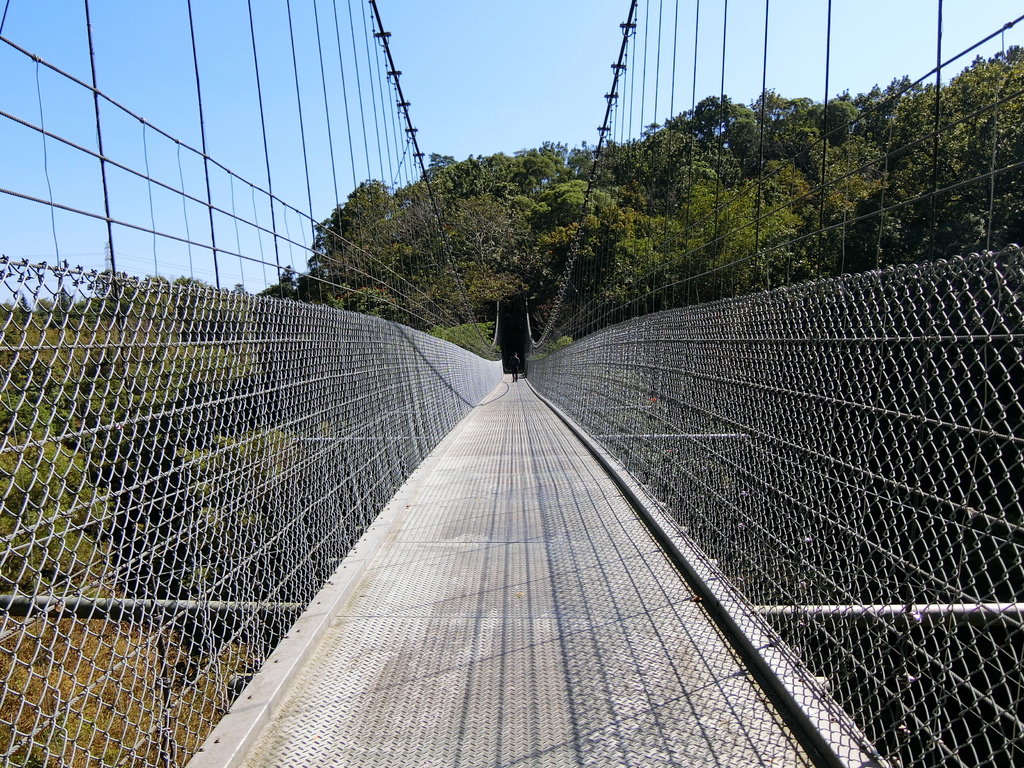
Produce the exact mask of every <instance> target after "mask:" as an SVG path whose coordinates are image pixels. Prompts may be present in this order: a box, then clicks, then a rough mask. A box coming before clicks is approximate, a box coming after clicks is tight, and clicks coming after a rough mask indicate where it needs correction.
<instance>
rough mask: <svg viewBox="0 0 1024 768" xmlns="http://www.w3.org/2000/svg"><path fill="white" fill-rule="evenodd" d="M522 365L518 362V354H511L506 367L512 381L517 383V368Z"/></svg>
mask: <svg viewBox="0 0 1024 768" xmlns="http://www.w3.org/2000/svg"><path fill="white" fill-rule="evenodd" d="M521 365H522V363H521V362H520V360H519V353H518V352H513V353H512V357H511V358H509V361H508V367H509V369H510V370H511V371H512V381H519V367H520V366H521Z"/></svg>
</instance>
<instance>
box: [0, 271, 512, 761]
mask: <svg viewBox="0 0 1024 768" xmlns="http://www.w3.org/2000/svg"><path fill="white" fill-rule="evenodd" d="M0 290H2V291H3V294H4V295H3V297H2V308H0V319H2V327H3V346H2V348H0V360H2V366H0V370H2V375H3V391H2V397H3V406H4V409H3V422H2V427H3V437H2V444H0V501H2V503H3V516H2V518H0V541H2V548H0V644H2V648H3V654H0V682H2V692H0V763H2V764H3V765H14V766H85V765H110V766H115V765H116V766H174V765H183V764H184V762H185V761H186V760H187V759H188V757H189V756H190V755H191V754H192V753H193V752H194V751H195V750H196V749H197V748H198V746H199V745H200V744H201V742H202V740H203V739H204V737H205V736H206V734H207V733H208V732H209V731H210V729H211V728H212V726H213V725H214V724H215V722H216V721H217V720H218V718H219V717H220V715H221V714H223V713H224V712H225V711H226V710H227V708H228V707H230V705H231V703H232V701H233V699H234V697H235V696H237V694H238V693H239V692H240V691H241V688H242V687H243V686H244V684H245V683H246V681H247V679H248V677H249V676H251V675H252V673H253V672H254V671H255V670H257V669H258V668H259V667H260V665H261V663H262V660H263V659H264V658H265V657H266V656H267V655H268V654H269V652H270V650H271V649H272V648H273V647H274V645H275V644H276V643H277V641H278V640H279V638H280V637H281V636H282V635H283V634H284V632H285V631H286V629H287V628H288V627H289V625H290V624H291V623H292V622H293V621H294V619H295V618H296V617H297V616H298V614H299V613H300V612H301V611H302V609H303V608H304V606H305V605H306V604H307V603H308V601H309V600H310V599H311V598H312V597H313V595H314V594H315V593H316V592H317V590H318V589H319V588H320V587H321V586H322V585H323V584H324V581H325V580H326V579H327V578H328V577H329V575H330V574H331V573H332V572H333V571H334V569H335V568H336V566H337V564H338V562H339V561H340V560H341V558H342V557H344V555H345V554H346V552H347V551H348V550H349V548H350V547H351V545H352V544H353V543H354V542H355V541H356V540H357V539H358V538H359V537H360V535H361V534H362V532H363V531H364V529H365V528H366V526H367V525H368V524H369V523H370V521H371V520H372V519H373V517H374V516H375V515H376V513H377V512H379V511H380V510H381V509H382V508H383V506H384V505H385V504H386V502H387V501H388V499H389V498H390V497H391V496H392V495H393V493H394V491H395V490H396V489H397V488H398V486H399V485H400V484H401V483H402V482H403V480H404V479H405V478H406V477H407V476H408V474H409V473H410V472H411V470H412V469H413V468H414V467H415V466H416V465H417V464H418V463H419V462H420V460H421V459H422V458H423V457H424V455H425V454H426V453H427V452H428V451H429V450H430V449H431V448H432V447H433V446H434V445H436V444H437V442H438V441H439V440H440V439H441V438H442V437H443V436H444V435H445V434H446V433H447V432H448V430H449V429H450V428H451V427H452V426H453V425H454V424H455V423H456V422H457V420H458V419H459V418H460V417H461V416H462V415H464V414H465V413H466V412H467V411H468V410H469V409H470V408H471V407H472V405H474V404H475V403H476V402H477V401H478V400H479V399H480V398H481V397H482V396H483V395H484V394H485V393H486V392H487V391H488V390H489V389H490V388H491V387H493V385H494V384H495V383H496V382H497V380H498V379H499V377H500V375H501V373H500V367H499V364H498V363H495V362H487V361H483V360H481V359H480V358H477V357H475V356H473V355H471V354H470V353H468V352H465V351H464V350H461V349H458V348H457V347H454V346H453V345H451V344H448V343H446V342H443V341H441V340H439V339H436V338H433V337H431V336H427V335H426V334H422V333H418V332H415V331H411V330H409V329H408V328H405V327H403V326H400V325H397V324H394V323H390V322H386V321H384V320H381V319H379V318H375V317H370V316H365V315H355V314H351V313H345V312H341V311H337V310H332V309H329V308H326V307H323V306H313V305H307V304H298V303H294V302H282V301H276V300H271V299H261V298H255V297H253V296H250V295H246V294H242V293H225V292H217V291H213V290H211V289H208V288H205V287H202V286H197V285H188V284H185V285H172V284H169V283H167V282H165V281H161V280H127V279H120V278H119V279H110V277H109V276H104V275H97V274H83V273H81V272H73V271H68V270H61V269H53V268H46V267H35V266H29V265H25V264H12V263H9V262H2V261H0Z"/></svg>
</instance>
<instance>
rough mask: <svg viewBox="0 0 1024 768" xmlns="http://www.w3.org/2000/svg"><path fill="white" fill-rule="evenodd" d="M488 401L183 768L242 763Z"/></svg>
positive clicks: (356, 549) (383, 515)
mask: <svg viewBox="0 0 1024 768" xmlns="http://www.w3.org/2000/svg"><path fill="white" fill-rule="evenodd" d="M496 388H497V387H495V389H496ZM492 391H493V390H492ZM489 395H490V393H488V395H485V396H484V398H482V399H481V402H480V403H478V404H477V405H476V406H474V407H473V408H472V409H471V410H470V411H469V413H467V414H466V415H465V416H463V418H462V419H461V420H460V421H459V422H458V423H457V424H456V425H455V426H454V427H453V428H452V429H451V430H450V431H449V432H448V434H447V435H445V436H444V438H443V439H442V440H441V442H440V443H438V444H437V446H435V447H434V449H433V450H432V451H431V452H430V453H429V454H427V457H426V458H425V459H424V460H423V461H422V462H420V464H419V466H417V467H416V469H414V470H413V471H412V473H411V474H410V475H409V477H408V478H407V479H406V481H405V482H404V483H403V484H402V486H401V487H400V488H399V489H398V491H397V492H396V493H395V495H394V496H392V497H391V500H390V501H389V502H388V503H387V505H386V506H385V507H384V509H383V510H381V512H380V513H379V514H378V515H377V517H376V518H374V520H373V522H372V523H371V524H370V526H369V527H368V528H367V529H366V532H365V533H364V534H363V536H362V537H361V538H360V539H359V541H357V542H356V544H355V545H354V546H353V547H352V549H351V551H350V552H349V553H348V554H347V555H346V556H345V558H344V559H343V560H342V561H341V563H340V564H339V565H338V567H337V569H336V570H335V571H334V573H333V574H332V575H331V577H330V578H329V579H328V580H327V582H326V584H325V586H324V587H323V588H322V589H321V590H320V591H319V592H318V593H317V594H316V596H315V597H314V598H313V600H312V601H311V602H310V604H309V605H308V606H307V607H306V610H305V611H304V612H303V613H302V615H301V616H299V618H298V619H297V620H296V622H295V624H294V625H293V626H292V627H291V628H290V629H289V630H288V633H287V634H286V635H285V636H284V638H283V639H282V640H281V642H280V643H279V644H278V646H277V648H275V649H274V652H273V653H272V654H271V655H270V657H269V658H268V659H267V660H266V662H264V664H263V666H262V667H261V668H260V670H259V671H258V672H257V673H256V674H255V675H254V676H253V678H252V680H251V681H250V682H249V684H248V685H247V686H246V687H245V689H244V690H243V691H242V692H241V694H239V697H238V699H237V700H236V701H235V702H234V704H233V706H232V707H231V709H230V710H229V711H228V713H227V714H226V715H225V716H224V717H223V718H221V720H220V722H219V723H218V724H217V725H216V726H215V727H214V729H213V731H211V733H210V734H209V735H208V736H207V737H206V740H205V741H204V742H203V745H202V746H201V747H200V748H199V751H198V752H196V754H195V755H193V756H192V758H191V759H190V760H189V761H188V763H186V768H239V767H240V766H241V765H242V764H243V763H244V761H245V759H246V758H247V757H248V755H249V753H250V751H251V750H252V748H253V747H254V746H255V744H256V741H257V740H258V738H259V736H260V734H261V733H262V731H263V729H264V727H265V726H266V725H267V724H268V723H269V722H270V721H271V719H272V718H273V716H274V714H275V713H276V712H277V710H278V708H279V707H280V705H281V703H282V702H283V701H284V699H285V698H286V696H287V695H288V693H289V691H290V690H291V688H292V685H293V684H294V683H295V682H296V680H297V678H298V676H299V673H300V671H301V670H302V668H303V666H304V664H305V663H306V661H307V660H308V659H309V658H310V657H311V656H312V655H313V653H314V652H315V651H316V649H317V647H318V646H319V644H320V641H321V640H322V639H323V636H324V634H325V633H326V632H327V629H328V627H329V626H330V624H331V622H332V621H333V620H334V618H335V616H337V615H338V613H339V612H340V610H341V608H342V607H343V606H344V605H345V603H346V601H347V600H348V598H349V597H350V595H351V594H352V591H353V589H354V588H355V585H356V584H357V583H358V581H359V579H360V578H361V577H362V575H363V573H364V572H365V571H366V568H367V566H368V565H369V563H370V562H371V561H372V560H373V557H374V556H375V555H376V554H377V551H378V550H379V549H380V547H381V545H382V544H383V543H384V540H385V539H386V538H387V536H388V534H389V533H390V532H391V531H392V530H393V529H394V526H395V524H396V523H398V522H399V521H400V520H401V519H402V517H403V516H404V514H405V511H406V509H407V508H408V507H409V505H410V503H411V501H412V499H413V498H415V496H416V494H417V493H418V491H419V488H420V485H421V483H422V481H423V478H424V477H425V476H427V475H428V474H429V473H430V471H431V469H432V468H433V466H434V465H435V464H436V463H437V461H438V458H439V457H440V456H441V455H442V454H443V453H444V451H445V450H446V448H447V446H448V444H449V443H450V442H452V441H453V440H455V439H456V438H457V437H458V435H459V433H460V432H462V430H463V429H464V428H465V425H466V424H467V423H468V422H469V420H470V418H471V417H472V415H473V413H474V412H475V411H476V409H477V408H479V407H480V405H481V404H482V403H484V402H485V401H486V399H487V397H488V396H489Z"/></svg>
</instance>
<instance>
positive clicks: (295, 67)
mask: <svg viewBox="0 0 1024 768" xmlns="http://www.w3.org/2000/svg"><path fill="white" fill-rule="evenodd" d="M285 9H286V10H287V12H288V39H289V41H290V42H291V47H292V73H293V74H294V76H295V103H296V105H297V106H298V108H299V138H300V139H301V141H302V165H303V168H304V170H305V172H306V200H307V201H308V202H309V223H310V228H311V232H310V238H311V239H310V250H312V245H313V243H314V242H315V241H316V217H315V216H314V215H313V192H312V188H311V185H310V181H309V153H308V152H307V151H306V124H305V120H304V119H303V116H302V92H301V89H300V88H299V61H298V58H297V56H296V53H295V30H294V28H293V24H292V0H285ZM318 42H319V38H318ZM285 225H286V226H287V220H286V221H285Z"/></svg>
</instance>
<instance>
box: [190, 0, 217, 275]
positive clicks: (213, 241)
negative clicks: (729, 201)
mask: <svg viewBox="0 0 1024 768" xmlns="http://www.w3.org/2000/svg"><path fill="white" fill-rule="evenodd" d="M185 5H186V6H187V8H188V31H189V37H190V38H191V40H192V65H193V67H194V69H195V75H196V102H197V104H198V107H199V138H200V140H201V142H202V148H203V153H202V154H203V175H204V176H205V178H206V213H207V215H208V216H209V219H210V247H211V248H212V250H213V275H214V285H216V286H217V287H218V288H220V267H219V265H218V264H217V231H216V228H215V227H214V224H213V195H212V193H211V191H210V158H209V153H208V152H207V147H206V122H205V120H204V119H203V91H202V88H201V86H200V82H199V52H198V49H197V47H196V30H195V25H194V24H193V21H192V0H186V2H185ZM184 189H185V186H184V180H183V181H182V191H184Z"/></svg>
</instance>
